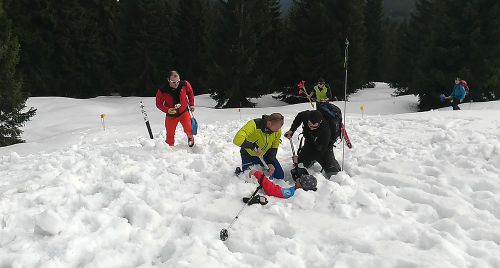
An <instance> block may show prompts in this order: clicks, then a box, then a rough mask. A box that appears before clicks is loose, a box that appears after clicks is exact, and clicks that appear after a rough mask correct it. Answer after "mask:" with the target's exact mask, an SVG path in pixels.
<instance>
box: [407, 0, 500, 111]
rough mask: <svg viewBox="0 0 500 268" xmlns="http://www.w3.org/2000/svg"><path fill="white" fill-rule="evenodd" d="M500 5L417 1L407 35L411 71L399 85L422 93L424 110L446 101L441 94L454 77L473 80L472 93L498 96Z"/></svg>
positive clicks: (446, 91) (481, 1)
mask: <svg viewBox="0 0 500 268" xmlns="http://www.w3.org/2000/svg"><path fill="white" fill-rule="evenodd" d="M499 10H500V9H499V4H498V3H496V2H495V1H492V0H476V1H471V2H468V3H465V4H464V3H458V2H456V1H452V0H443V1H435V2H432V1H420V2H419V3H418V5H417V14H416V15H415V16H414V17H413V19H412V21H411V22H410V26H409V27H408V34H407V36H406V38H405V39H406V40H405V43H406V45H407V46H406V47H405V49H406V51H407V55H408V58H407V59H406V64H405V67H406V68H407V69H408V72H407V73H406V76H405V77H402V79H401V80H400V82H401V83H400V86H401V85H403V86H406V87H407V90H406V92H407V93H412V94H415V95H418V96H419V100H420V104H419V106H420V109H422V110H428V109H432V108H437V107H440V106H442V103H441V102H439V99H438V96H439V94H441V93H444V94H446V95H448V94H449V93H450V92H451V88H452V87H453V80H454V78H455V77H461V78H464V79H466V80H467V81H468V82H469V86H470V87H471V88H472V89H473V90H471V94H470V96H468V98H471V99H474V100H493V99H497V98H499V96H498V94H496V93H495V90H498V88H499V86H500V79H499V77H500V72H499V70H500V68H499V67H500V65H499V63H498V61H496V60H492V59H493V58H496V57H498V56H499V55H500V54H499V52H500V35H499V30H498V26H499V25H500V19H499V17H498V14H499V13H498V11H499ZM400 66H401V67H402V66H403V65H400Z"/></svg>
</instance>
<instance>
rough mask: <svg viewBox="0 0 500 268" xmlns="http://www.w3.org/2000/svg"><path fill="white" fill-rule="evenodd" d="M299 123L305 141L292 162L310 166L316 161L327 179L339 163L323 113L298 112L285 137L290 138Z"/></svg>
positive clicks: (334, 171)
mask: <svg viewBox="0 0 500 268" xmlns="http://www.w3.org/2000/svg"><path fill="white" fill-rule="evenodd" d="M300 124H302V134H303V135H304V139H305V141H304V146H303V147H302V148H300V149H299V152H298V156H296V157H295V159H294V163H302V164H303V165H304V167H306V168H310V167H311V166H312V165H313V164H314V162H315V161H317V162H318V163H319V164H320V165H321V167H322V168H323V170H324V171H325V173H326V178H327V179H329V178H330V177H331V176H332V175H335V174H337V173H338V172H339V171H340V165H339V163H338V162H337V160H336V159H335V155H334V154H333V141H332V140H331V139H330V136H331V133H330V127H329V126H328V122H326V121H323V114H322V113H321V112H320V111H318V110H315V111H303V112H300V113H299V114H298V115H297V116H296V117H295V119H294V120H293V123H292V126H291V127H290V130H288V131H287V132H286V133H285V137H286V138H288V139H291V138H292V136H293V134H294V132H295V131H296V130H297V128H298V127H299V126H300Z"/></svg>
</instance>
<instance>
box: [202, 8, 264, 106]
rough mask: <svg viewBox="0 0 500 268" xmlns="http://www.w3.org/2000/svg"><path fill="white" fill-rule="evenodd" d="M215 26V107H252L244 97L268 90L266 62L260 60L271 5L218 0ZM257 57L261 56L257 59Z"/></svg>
mask: <svg viewBox="0 0 500 268" xmlns="http://www.w3.org/2000/svg"><path fill="white" fill-rule="evenodd" d="M217 13H218V14H217V18H216V23H215V25H216V28H215V29H214V32H213V34H212V37H213V38H212V42H211V50H210V51H211V53H210V55H211V56H212V59H211V61H212V62H213V65H212V66H211V68H210V72H211V73H210V86H211V90H210V92H211V94H212V96H213V97H214V98H215V99H216V100H217V107H241V106H244V107H247V106H252V105H253V104H252V103H250V102H249V101H248V99H247V97H258V96H260V95H262V94H264V93H267V92H268V85H267V84H266V83H267V82H266V80H267V79H269V77H270V75H271V74H266V73H264V72H263V70H265V68H263V66H268V65H267V64H269V62H264V63H260V60H262V57H263V55H265V53H266V52H265V51H264V50H265V49H268V47H266V46H261V44H262V43H263V42H267V40H266V37H268V36H267V34H268V32H267V31H265V30H264V31H258V30H256V29H263V27H265V26H266V25H267V26H269V19H270V17H269V14H270V5H269V2H268V1H267V0H255V1H244V0H228V1H222V0H220V1H219V2H218V5H217ZM259 57H261V58H260V59H259Z"/></svg>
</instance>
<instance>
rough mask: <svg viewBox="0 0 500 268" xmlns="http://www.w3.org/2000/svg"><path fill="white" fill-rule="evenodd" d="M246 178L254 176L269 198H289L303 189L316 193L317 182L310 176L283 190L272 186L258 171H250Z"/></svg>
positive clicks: (299, 179) (305, 176) (301, 178)
mask: <svg viewBox="0 0 500 268" xmlns="http://www.w3.org/2000/svg"><path fill="white" fill-rule="evenodd" d="M248 176H249V177H252V176H254V177H255V178H256V179H257V181H258V182H259V184H260V186H261V187H262V189H263V190H264V193H265V194H266V195H269V196H274V197H279V198H290V197H292V196H293V195H294V194H295V191H296V190H297V189H303V190H304V191H309V190H312V191H316V185H317V181H316V178H315V177H314V176H312V175H302V176H301V177H299V178H298V179H297V180H296V181H295V185H294V186H292V187H289V188H283V187H281V186H279V185H276V184H274V183H273V182H271V181H270V180H269V179H268V178H267V177H266V175H264V173H263V172H262V171H259V170H255V169H252V170H250V173H249V174H248ZM252 201H253V200H252ZM252 201H250V203H249V205H251V204H253V203H254V202H252ZM257 202H258V201H257Z"/></svg>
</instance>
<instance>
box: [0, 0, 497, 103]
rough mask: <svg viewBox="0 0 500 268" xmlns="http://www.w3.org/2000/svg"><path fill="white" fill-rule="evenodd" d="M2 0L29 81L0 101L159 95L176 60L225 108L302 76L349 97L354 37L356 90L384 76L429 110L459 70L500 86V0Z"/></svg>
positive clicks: (21, 72) (480, 92)
mask: <svg viewBox="0 0 500 268" xmlns="http://www.w3.org/2000/svg"><path fill="white" fill-rule="evenodd" d="M0 3H2V2H0ZM1 6H3V9H4V11H5V12H1V13H0V14H1V15H0V16H1V17H2V20H1V21H2V27H3V29H8V30H5V31H4V30H3V33H2V36H1V37H2V39H1V42H2V46H1V49H2V53H3V54H0V55H2V65H3V64H4V59H5V61H6V62H11V65H12V63H15V64H14V65H13V66H14V67H15V69H13V70H12V71H10V73H11V74H10V75H7V76H8V77H11V79H14V80H13V81H19V86H18V88H16V87H13V86H12V83H13V82H9V83H3V84H1V87H0V93H1V94H2V100H0V102H2V101H4V102H5V101H7V99H6V97H5V96H6V95H9V94H7V93H8V92H9V91H11V90H15V91H16V92H21V93H22V94H17V95H19V96H25V97H27V96H64V97H76V98H87V97H95V96H100V95H109V94H119V95H121V96H154V94H155V93H156V88H157V87H158V86H159V85H161V84H162V83H164V82H165V79H166V78H165V74H166V72H167V71H168V70H171V69H175V70H178V71H179V72H180V74H181V76H182V78H183V79H187V80H189V81H190V82H191V84H192V85H193V87H194V89H195V91H196V93H197V94H200V93H210V94H211V95H212V96H213V97H214V99H216V100H217V102H218V107H240V106H251V105H252V103H250V102H249V101H248V98H250V97H258V96H260V95H262V94H267V93H270V92H276V91H281V92H283V93H284V94H285V95H286V94H296V93H297V90H296V87H295V85H296V83H297V82H298V81H299V80H306V81H308V83H309V84H310V85H312V84H311V83H312V82H314V81H316V80H317V79H318V78H320V77H322V78H324V79H325V80H327V81H328V82H329V83H330V84H331V85H332V86H333V90H334V95H336V96H337V98H339V99H344V97H345V96H344V92H343V85H344V82H345V81H344V79H345V77H344V75H345V73H344V56H345V55H344V51H345V41H346V38H348V39H349V42H350V45H349V59H348V68H349V76H348V81H347V82H348V86H347V93H348V94H349V93H352V92H354V91H356V89H359V88H362V87H364V86H369V85H370V82H372V81H385V82H389V83H391V85H392V86H393V87H395V88H397V89H398V90H399V91H398V92H399V93H401V94H415V95H418V96H419V98H420V108H421V109H422V110H428V109H432V108H437V107H440V105H442V104H441V103H440V102H439V98H438V96H439V94H440V93H445V94H446V93H448V91H450V90H451V87H452V83H453V80H454V78H455V77H457V76H460V77H462V78H464V79H466V80H467V81H468V83H469V86H470V88H471V93H470V96H468V98H470V99H472V100H475V101H479V100H494V99H498V98H499V95H500V92H498V91H499V88H500V87H499V85H500V61H498V60H497V59H498V58H499V57H498V56H499V54H500V33H499V31H500V27H499V26H500V16H498V14H500V12H499V11H500V8H499V4H498V3H496V1H494V0H473V1H467V3H459V2H457V1H453V0H440V1H432V0H420V1H417V4H416V7H415V12H414V13H413V14H412V16H411V17H410V18H408V19H407V20H400V19H398V20H391V19H388V18H386V17H385V16H384V12H383V9H382V0H349V1H347V0H294V1H293V2H292V4H291V8H290V11H289V12H287V13H286V14H282V12H281V11H280V1H279V0H252V1H245V0H182V1H181V0H142V1H139V0H120V1H116V0H89V1H85V2H82V1H76V0H67V1H62V2H61V1H55V0H43V1H42V0H3V3H2V5H1ZM7 32H8V33H9V34H8V35H6V34H5V33H7ZM5 42H7V43H9V42H10V43H12V44H14V43H15V44H17V45H15V44H14V45H11V46H5V45H3V44H4V43H5ZM8 47H10V51H11V52H8V53H5V52H3V50H5V49H7V50H9V48H8ZM4 55H5V56H4ZM0 72H2V74H1V75H2V78H3V77H4V74H3V72H5V71H4V70H3V68H2V70H0ZM16 79H17V80H16ZM7 80H8V79H7ZM14 84H15V83H14ZM306 86H307V84H306ZM14 95H15V94H14ZM21 99H22V98H21ZM24 101H25V99H24ZM22 103H23V105H24V102H22ZM0 109H2V110H3V109H4V107H3V103H2V107H1V108H0Z"/></svg>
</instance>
